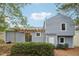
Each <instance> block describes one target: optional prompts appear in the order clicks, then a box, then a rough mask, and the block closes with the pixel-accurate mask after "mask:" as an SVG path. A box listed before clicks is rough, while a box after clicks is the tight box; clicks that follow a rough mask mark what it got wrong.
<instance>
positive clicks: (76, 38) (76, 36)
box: [74, 31, 79, 47]
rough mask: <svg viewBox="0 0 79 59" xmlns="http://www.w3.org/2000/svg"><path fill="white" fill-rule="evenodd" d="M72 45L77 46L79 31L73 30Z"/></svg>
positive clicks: (78, 43)
mask: <svg viewBox="0 0 79 59" xmlns="http://www.w3.org/2000/svg"><path fill="white" fill-rule="evenodd" d="M74 46H75V47H79V31H75V35H74Z"/></svg>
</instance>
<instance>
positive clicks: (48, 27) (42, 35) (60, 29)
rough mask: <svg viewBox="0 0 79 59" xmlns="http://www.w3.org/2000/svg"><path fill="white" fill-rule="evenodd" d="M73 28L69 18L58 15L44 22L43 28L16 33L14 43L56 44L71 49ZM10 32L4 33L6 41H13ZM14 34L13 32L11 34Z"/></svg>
mask: <svg viewBox="0 0 79 59" xmlns="http://www.w3.org/2000/svg"><path fill="white" fill-rule="evenodd" d="M74 31H75V26H74V23H73V21H72V19H71V18H69V17H67V16H65V15H62V14H58V15H56V16H54V17H51V18H49V19H47V20H45V22H44V26H43V28H41V29H39V28H32V29H28V30H26V31H23V32H18V31H17V32H16V34H14V36H16V42H25V41H31V42H47V43H52V44H54V45H55V46H57V45H58V44H68V47H69V48H73V36H74ZM11 33H12V32H7V33H6V41H10V40H13V41H14V39H15V38H14V37H13V35H12V34H11ZM13 33H14V32H13ZM25 33H29V34H30V37H31V38H30V40H29V39H28V40H27V37H26V36H27V35H28V34H25Z"/></svg>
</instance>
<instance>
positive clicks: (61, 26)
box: [60, 23, 67, 31]
mask: <svg viewBox="0 0 79 59" xmlns="http://www.w3.org/2000/svg"><path fill="white" fill-rule="evenodd" d="M62 24H65V30H62ZM62 24H61V25H60V30H61V31H67V23H62Z"/></svg>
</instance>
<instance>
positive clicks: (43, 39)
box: [32, 32, 45, 42]
mask: <svg viewBox="0 0 79 59" xmlns="http://www.w3.org/2000/svg"><path fill="white" fill-rule="evenodd" d="M32 42H45V36H44V33H43V32H41V36H40V37H37V36H36V32H32Z"/></svg>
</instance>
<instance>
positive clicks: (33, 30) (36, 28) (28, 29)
mask: <svg viewBox="0 0 79 59" xmlns="http://www.w3.org/2000/svg"><path fill="white" fill-rule="evenodd" d="M7 31H16V32H43V31H44V29H43V28H40V27H31V28H26V29H14V28H10V29H9V30H7Z"/></svg>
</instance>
